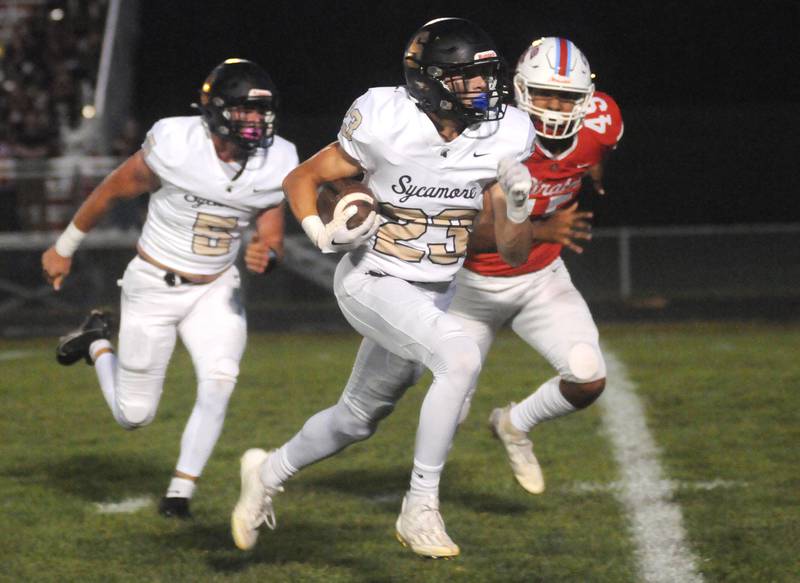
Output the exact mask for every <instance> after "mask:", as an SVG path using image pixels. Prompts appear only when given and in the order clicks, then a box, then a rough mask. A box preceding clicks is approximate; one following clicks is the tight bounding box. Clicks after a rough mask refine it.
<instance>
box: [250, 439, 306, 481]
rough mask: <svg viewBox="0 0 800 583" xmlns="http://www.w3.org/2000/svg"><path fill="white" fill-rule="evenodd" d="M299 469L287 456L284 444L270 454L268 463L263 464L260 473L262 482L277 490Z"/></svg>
mask: <svg viewBox="0 0 800 583" xmlns="http://www.w3.org/2000/svg"><path fill="white" fill-rule="evenodd" d="M299 471H300V470H298V469H297V468H295V467H294V466H292V464H290V463H289V460H288V458H287V457H286V446H285V445H284V446H283V447H281V448H280V449H279V450H277V451H276V452H275V453H274V454H272V455H271V456H269V458H268V459H267V460H266V463H264V464H261V467H260V468H259V473H258V475H259V476H260V477H261V483H262V484H264V485H265V486H266V487H267V488H274V489H276V490H277V489H278V488H280V487H281V485H282V484H283V483H284V482H285V481H286V480H288V479H289V478H291V477H292V476H294V475H295V474H296V473H297V472H299Z"/></svg>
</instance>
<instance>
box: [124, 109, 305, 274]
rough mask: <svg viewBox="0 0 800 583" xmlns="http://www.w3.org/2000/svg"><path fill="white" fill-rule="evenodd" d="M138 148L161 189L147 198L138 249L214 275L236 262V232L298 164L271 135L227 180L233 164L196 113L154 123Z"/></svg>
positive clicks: (277, 198)
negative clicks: (270, 141)
mask: <svg viewBox="0 0 800 583" xmlns="http://www.w3.org/2000/svg"><path fill="white" fill-rule="evenodd" d="M142 150H143V152H144V155H145V162H146V163H147V165H148V167H149V168H150V169H151V170H152V171H153V172H154V173H156V174H157V175H158V178H159V180H160V181H161V187H160V188H159V189H158V190H157V191H155V192H153V193H152V194H151V195H150V203H149V205H148V209H147V221H146V222H145V225H144V228H143V229H142V235H141V237H140V238H139V243H138V244H139V247H140V248H141V249H142V251H144V252H145V253H146V254H147V255H149V256H150V257H152V258H153V259H155V260H156V261H158V262H159V263H161V264H162V265H165V266H167V267H170V268H172V269H175V270H177V271H183V272H185V273H194V274H214V273H219V272H221V271H223V270H225V269H227V268H228V267H229V266H230V265H231V264H232V263H233V262H234V261H235V260H236V256H237V253H238V251H239V245H240V244H241V236H242V233H243V231H244V230H245V229H246V228H247V227H248V225H249V224H250V222H251V221H252V220H253V217H254V216H255V215H256V214H257V213H258V212H259V211H261V210H264V209H267V208H270V207H274V206H276V205H278V204H280V203H281V201H282V200H283V190H282V189H281V183H282V182H283V179H284V177H285V176H286V175H287V174H288V173H289V172H290V171H291V170H292V169H293V168H294V167H295V166H297V163H298V159H297V151H296V149H295V147H294V145H293V144H292V143H291V142H288V141H286V140H284V139H283V138H280V137H279V136H275V141H274V143H273V144H272V146H271V147H270V148H269V149H267V150H266V151H265V150H258V151H257V153H256V154H253V156H252V157H251V158H250V159H249V160H248V162H247V166H246V167H245V169H244V171H243V172H242V173H241V176H239V177H238V178H237V179H236V180H232V178H233V177H234V176H235V169H233V168H230V167H228V168H226V165H225V163H224V162H222V161H221V160H220V159H219V158H218V157H217V154H216V151H215V150H214V144H213V142H212V141H211V137H210V134H209V133H208V130H207V129H206V127H205V125H204V124H203V121H202V119H201V118H200V117H199V116H190V117H172V118H166V119H162V120H160V121H158V122H156V124H155V125H154V126H153V127H152V128H151V130H150V131H149V132H148V133H147V138H146V139H145V142H144V144H143V145H142ZM237 168H238V167H237Z"/></svg>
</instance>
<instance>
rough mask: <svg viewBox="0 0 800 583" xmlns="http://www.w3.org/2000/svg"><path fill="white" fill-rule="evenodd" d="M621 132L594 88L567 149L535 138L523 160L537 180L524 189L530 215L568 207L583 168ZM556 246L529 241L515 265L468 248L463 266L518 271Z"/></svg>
mask: <svg viewBox="0 0 800 583" xmlns="http://www.w3.org/2000/svg"><path fill="white" fill-rule="evenodd" d="M622 132H623V123H622V113H621V112H620V110H619V106H618V105H617V103H616V102H615V101H614V100H613V99H612V98H611V96H610V95H606V94H605V93H601V92H599V91H598V92H596V93H595V94H594V96H592V100H591V103H590V104H589V113H588V114H587V115H586V118H585V119H584V120H583V127H581V129H580V130H579V131H578V133H577V134H576V135H575V140H574V142H573V144H572V146H571V147H570V148H569V149H567V150H565V151H564V152H562V153H561V154H558V155H557V156H553V155H552V154H550V153H549V152H547V151H545V150H544V149H542V147H541V145H540V144H539V142H538V141H537V142H536V143H535V147H534V150H533V154H531V157H530V158H528V159H527V160H526V161H525V162H524V163H525V165H526V166H527V167H528V170H530V173H531V175H532V176H533V177H534V178H536V180H537V181H538V183H537V184H535V185H534V190H532V191H531V194H530V198H532V199H534V204H533V211H532V212H531V216H532V217H541V216H547V215H549V214H550V213H552V212H554V211H555V210H556V209H559V208H563V207H566V206H569V205H570V204H571V203H572V202H573V201H574V200H575V198H576V197H577V196H578V192H579V191H580V188H581V181H582V179H583V177H584V175H586V173H587V172H588V171H589V168H591V167H592V166H594V165H595V164H598V163H599V162H602V160H603V157H604V155H605V154H606V152H608V151H609V150H612V149H614V148H615V147H616V145H617V142H619V140H620V138H621V137H622ZM561 247H562V245H560V244H558V243H534V245H533V248H532V249H531V252H530V255H528V260H527V261H526V262H525V263H524V264H522V265H520V266H519V267H511V266H510V265H508V263H506V262H505V261H503V260H502V259H501V258H500V254H499V253H470V254H469V255H468V256H467V260H466V262H465V263H464V266H465V267H466V268H467V269H470V270H472V271H474V272H475V273H479V274H481V275H490V276H511V275H522V274H523V273H530V272H532V271H538V270H540V269H542V268H544V267H546V266H547V265H549V264H550V263H552V262H553V261H554V260H555V259H556V257H558V256H559V255H560V254H561Z"/></svg>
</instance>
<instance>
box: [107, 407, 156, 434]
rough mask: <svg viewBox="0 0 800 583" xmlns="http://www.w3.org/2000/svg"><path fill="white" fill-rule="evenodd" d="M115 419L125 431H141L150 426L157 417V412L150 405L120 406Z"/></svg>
mask: <svg viewBox="0 0 800 583" xmlns="http://www.w3.org/2000/svg"><path fill="white" fill-rule="evenodd" d="M118 407H119V408H118V410H117V411H115V412H114V413H115V415H114V419H116V420H117V423H119V424H120V425H122V427H124V428H125V429H129V430H131V429H139V428H140V427H144V426H145V425H150V423H152V422H153V419H155V417H156V412H155V410H154V409H153V408H152V407H151V406H150V405H149V404H148V403H129V404H126V405H123V404H119V405H118Z"/></svg>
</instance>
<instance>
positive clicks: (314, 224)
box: [300, 215, 325, 245]
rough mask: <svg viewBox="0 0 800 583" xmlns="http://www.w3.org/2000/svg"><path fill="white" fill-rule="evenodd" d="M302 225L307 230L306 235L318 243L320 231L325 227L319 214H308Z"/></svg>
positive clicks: (315, 243)
mask: <svg viewBox="0 0 800 583" xmlns="http://www.w3.org/2000/svg"><path fill="white" fill-rule="evenodd" d="M300 226H301V227H303V230H304V231H305V232H306V235H308V238H309V239H311V242H312V243H314V245H317V241H319V234H320V231H322V230H323V229H324V228H325V225H323V224H322V219H320V218H319V217H318V216H317V215H308V216H307V217H306V218H304V219H303V220H302V221H301V222H300Z"/></svg>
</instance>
